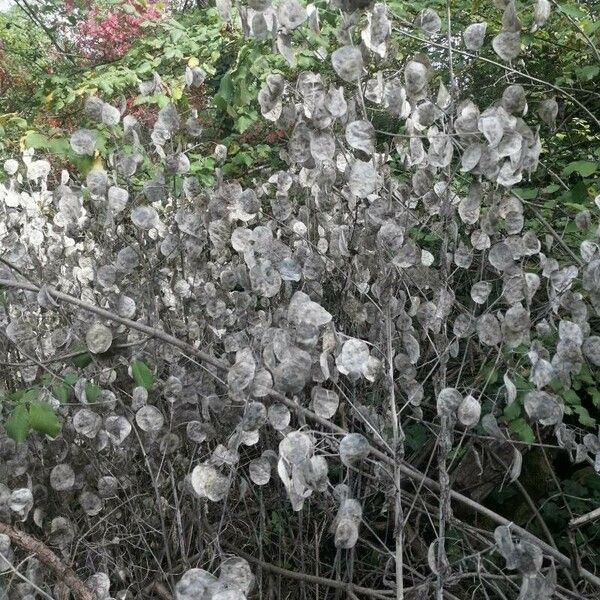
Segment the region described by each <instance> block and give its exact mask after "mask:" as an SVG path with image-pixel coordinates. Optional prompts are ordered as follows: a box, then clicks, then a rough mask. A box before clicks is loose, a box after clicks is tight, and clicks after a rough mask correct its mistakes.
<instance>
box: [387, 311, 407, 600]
mask: <svg viewBox="0 0 600 600" xmlns="http://www.w3.org/2000/svg"><path fill="white" fill-rule="evenodd" d="M386 346H387V349H386V350H387V351H386V355H387V363H388V379H389V400H390V414H391V417H392V435H393V444H394V445H393V451H394V540H395V545H396V548H395V555H394V556H395V563H396V600H404V513H403V510H402V475H401V472H400V463H401V461H402V460H404V432H403V431H402V425H401V423H400V419H399V415H398V409H397V407H396V390H395V386H394V352H393V348H392V315H391V312H390V307H389V304H388V307H387V310H386Z"/></svg>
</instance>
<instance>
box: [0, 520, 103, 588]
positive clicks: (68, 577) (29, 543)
mask: <svg viewBox="0 0 600 600" xmlns="http://www.w3.org/2000/svg"><path fill="white" fill-rule="evenodd" d="M0 533H2V534H4V535H7V536H8V537H9V538H10V541H11V542H12V543H13V544H15V545H16V546H19V548H22V549H23V550H25V551H27V552H29V553H31V554H33V555H35V557H36V558H37V559H38V560H39V561H40V562H41V563H42V564H43V565H44V566H45V567H47V568H48V569H50V571H52V572H53V573H54V575H55V576H56V579H57V580H58V581H59V582H60V583H64V584H65V585H67V586H68V587H69V589H70V590H71V592H72V593H73V596H75V598H76V599H77V600H96V598H95V595H94V594H93V593H92V592H91V591H90V590H89V589H88V588H87V587H86V586H85V584H84V583H83V581H81V579H79V577H77V575H76V574H75V572H74V571H73V570H72V569H71V567H69V566H68V565H66V564H65V563H64V562H63V561H62V560H60V558H58V556H56V554H54V552H52V550H50V548H48V546H46V544H44V543H43V542H41V541H40V540H37V539H36V538H34V537H32V536H30V535H29V534H27V533H25V532H23V531H19V530H18V529H15V528H14V527H11V526H10V525H7V524H6V523H0Z"/></svg>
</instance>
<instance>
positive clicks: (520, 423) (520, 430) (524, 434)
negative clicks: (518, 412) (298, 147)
mask: <svg viewBox="0 0 600 600" xmlns="http://www.w3.org/2000/svg"><path fill="white" fill-rule="evenodd" d="M508 428H509V429H510V430H511V431H512V432H513V433H514V434H515V435H516V436H517V437H518V438H519V439H520V440H522V441H523V442H527V443H528V444H533V442H535V433H534V432H533V429H531V426H530V425H529V423H527V421H525V419H523V418H522V417H521V418H519V419H516V420H515V421H513V422H512V423H511V424H510V425H509V427H508Z"/></svg>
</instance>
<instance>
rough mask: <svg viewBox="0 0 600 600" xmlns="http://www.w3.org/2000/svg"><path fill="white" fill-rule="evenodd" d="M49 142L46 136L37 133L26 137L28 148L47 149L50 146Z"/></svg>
mask: <svg viewBox="0 0 600 600" xmlns="http://www.w3.org/2000/svg"><path fill="white" fill-rule="evenodd" d="M48 141H49V140H48V138H47V137H46V136H45V135H43V134H41V133H36V132H33V133H29V134H27V136H26V137H25V145H26V146H27V147H28V148H35V149H40V148H46V147H47V146H48Z"/></svg>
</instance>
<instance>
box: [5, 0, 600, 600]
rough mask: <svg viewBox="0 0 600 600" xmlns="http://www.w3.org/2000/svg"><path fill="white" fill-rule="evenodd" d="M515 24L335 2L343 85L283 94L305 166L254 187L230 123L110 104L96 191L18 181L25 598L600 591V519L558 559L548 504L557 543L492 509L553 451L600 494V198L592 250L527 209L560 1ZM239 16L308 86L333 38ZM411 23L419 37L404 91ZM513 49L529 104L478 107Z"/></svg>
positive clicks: (39, 174) (300, 25)
mask: <svg viewBox="0 0 600 600" xmlns="http://www.w3.org/2000/svg"><path fill="white" fill-rule="evenodd" d="M497 4H499V5H501V6H500V8H501V10H502V19H501V29H500V30H499V31H497V32H494V33H493V34H491V33H490V32H488V31H487V24H486V23H475V24H471V25H469V26H467V27H466V28H465V29H464V30H462V31H460V32H453V31H452V20H451V13H450V10H448V16H447V19H446V22H445V23H444V24H443V23H442V20H441V18H440V17H439V16H438V14H437V13H436V12H435V11H433V10H431V9H425V10H423V11H422V12H421V13H420V14H419V17H418V18H417V20H416V21H415V22H414V23H405V22H403V21H402V19H396V18H394V15H393V14H391V13H390V12H389V11H388V10H387V9H386V7H385V5H383V4H375V5H372V6H371V5H369V6H368V7H364V6H362V5H361V6H359V5H355V4H354V3H352V2H350V3H347V2H344V3H341V4H340V5H339V6H338V5H337V4H336V5H335V6H331V7H329V8H327V9H324V11H323V12H324V13H325V15H326V17H327V18H328V19H332V18H337V17H335V11H339V12H340V16H339V18H338V25H339V28H338V32H337V33H338V42H339V47H338V48H337V49H336V50H334V51H333V52H332V53H331V56H330V57H328V58H327V60H328V61H330V65H331V68H329V67H327V68H325V69H324V72H323V73H315V72H302V73H301V74H300V75H299V76H298V78H297V80H296V81H287V80H286V79H285V77H284V76H283V75H282V74H280V73H273V74H271V75H269V76H268V77H267V79H266V81H265V82H264V83H263V86H262V88H261V91H260V94H259V97H258V101H259V104H260V109H261V113H262V115H263V117H264V118H265V119H266V120H267V121H269V122H272V123H274V125H275V127H276V131H278V132H283V133H282V134H281V135H278V139H281V138H285V139H286V143H285V144H284V145H282V147H281V157H280V158H281V160H282V163H283V164H285V165H286V168H285V169H281V170H272V171H269V170H268V169H261V171H260V172H258V173H255V174H253V176H252V179H253V181H254V184H253V185H247V184H245V185H242V184H241V183H240V182H239V181H230V180H227V178H226V177H224V176H223V173H222V172H221V170H220V167H221V166H222V165H223V164H224V162H225V160H226V158H227V148H226V147H225V146H223V145H217V146H216V148H215V149H214V157H213V158H214V160H215V163H216V164H217V165H218V166H217V170H216V172H215V176H216V185H215V186H214V187H212V188H208V187H205V186H202V185H201V184H200V182H199V181H198V180H197V179H196V178H195V177H193V176H192V175H190V170H191V168H192V166H191V163H190V159H189V157H188V154H189V153H190V152H191V150H192V149H194V148H195V147H196V145H197V143H198V141H199V140H201V139H202V135H203V126H202V123H200V122H199V120H198V118H197V113H196V112H195V111H194V110H191V111H189V112H188V113H186V114H180V113H179V112H178V110H177V108H176V106H175V105H174V104H173V103H169V104H166V105H165V106H164V107H163V108H161V109H160V111H159V112H158V116H157V119H156V121H155V122H154V123H153V124H152V126H151V127H150V128H148V127H146V126H145V125H144V124H142V123H140V121H139V120H138V119H136V118H135V116H133V115H132V114H131V113H130V112H127V105H126V104H125V105H124V106H123V107H122V108H117V107H115V106H113V105H111V104H109V103H107V102H104V101H103V100H102V99H100V98H99V97H96V96H92V97H90V98H88V100H87V102H86V117H85V119H86V121H87V122H82V123H81V125H82V127H80V128H78V129H76V130H75V131H73V132H72V135H71V138H70V145H71V148H72V150H73V151H74V152H75V153H76V154H77V155H80V156H89V157H94V156H96V155H95V151H96V148H97V144H98V143H99V139H100V138H99V132H98V128H99V127H103V128H105V129H106V130H107V131H108V132H109V133H110V135H111V136H112V139H113V140H118V148H119V149H118V151H116V152H114V153H113V154H111V156H110V158H109V160H108V161H107V163H106V164H102V163H101V162H99V161H97V162H96V164H95V166H94V167H93V168H92V169H91V170H90V171H89V172H88V173H87V175H86V176H85V177H84V178H82V179H81V180H80V179H79V178H78V177H77V175H76V174H69V173H68V172H66V171H63V172H62V173H61V174H59V173H55V172H53V171H52V166H51V164H50V162H48V161H47V160H44V159H37V158H36V156H35V155H34V154H33V153H32V152H30V151H28V152H26V153H25V155H24V156H23V157H22V159H21V160H16V159H11V160H8V161H6V163H5V165H4V169H5V172H6V174H7V178H8V181H7V183H6V184H5V185H4V186H3V187H2V188H0V200H1V209H0V210H2V222H1V225H0V243H1V246H0V250H1V254H0V286H2V293H3V295H2V309H1V310H2V312H1V319H2V331H1V338H2V341H1V343H0V347H1V348H2V351H3V354H2V355H3V358H2V368H3V369H5V373H6V386H5V387H6V390H5V400H4V403H3V412H4V414H5V416H6V419H5V422H4V430H3V433H2V436H1V440H0V442H1V443H0V448H1V462H0V466H1V473H2V481H3V483H2V484H1V485H0V510H1V520H2V523H4V525H2V524H0V530H1V531H2V533H0V545H1V554H0V556H1V557H2V558H3V562H4V563H5V569H4V573H5V592H4V593H5V595H6V597H9V598H28V597H43V596H45V597H48V596H49V595H50V596H49V597H63V598H66V597H67V596H68V594H69V593H73V594H74V595H75V596H76V597H78V598H88V597H89V598H92V597H95V598H97V599H105V598H119V599H126V598H147V597H151V596H156V597H160V598H171V597H175V598H177V599H178V600H193V599H194V600H195V599H199V598H203V599H204V598H206V599H208V598H210V599H212V600H241V599H244V598H249V597H261V598H262V597H267V598H317V597H320V596H323V595H324V594H325V595H335V596H336V597H338V596H339V595H340V594H345V595H347V596H348V597H350V598H354V597H357V596H361V597H362V596H364V597H371V598H417V597H418V598H421V597H436V598H439V599H442V598H451V599H452V598H454V599H455V598H461V599H462V598H465V599H466V598H472V597H482V598H484V597H485V598H517V597H518V598H519V599H521V600H525V599H528V600H529V599H534V600H538V599H539V600H546V599H550V598H554V597H556V598H573V597H586V598H594V597H597V594H598V593H599V590H600V578H599V577H598V576H597V575H596V574H595V571H596V570H597V568H598V558H597V556H595V555H594V551H593V540H590V539H588V538H586V537H585V536H584V535H583V534H580V533H579V532H578V529H577V527H579V526H581V527H586V526H587V524H588V523H589V522H591V521H593V518H594V517H593V515H592V516H589V515H578V514H573V515H572V518H573V520H574V521H573V523H574V525H573V524H572V527H571V528H570V529H569V530H568V532H566V531H565V532H564V539H556V537H555V536H554V535H553V533H552V531H550V529H549V528H548V526H547V524H546V522H545V521H544V517H543V515H542V513H541V511H540V510H538V509H537V508H536V506H535V502H534V500H533V499H532V498H531V495H530V493H529V492H528V491H527V489H526V488H525V487H524V486H522V485H521V486H520V487H519V491H520V492H521V493H522V494H523V496H524V498H525V499H526V501H527V502H528V503H529V505H530V508H531V509H532V510H533V512H534V513H535V518H536V521H537V524H536V527H539V529H533V528H532V527H527V526H521V525H520V524H517V523H515V522H512V519H511V518H510V516H506V515H504V516H503V515H502V514H500V512H497V511H496V510H494V509H492V508H490V506H489V505H488V504H486V491H485V490H486V489H487V490H488V492H487V493H489V489H491V488H494V487H496V486H498V485H500V484H501V483H502V482H503V481H506V482H512V483H515V484H516V485H517V486H519V482H520V478H521V476H522V473H523V465H524V463H525V462H526V460H527V458H528V457H529V456H530V453H531V452H532V451H533V450H532V449H535V451H537V452H539V453H541V456H542V459H543V461H544V464H545V465H547V466H548V467H549V468H550V471H551V472H552V474H553V475H554V473H553V471H552V461H554V458H555V455H556V453H557V452H559V453H560V454H561V456H563V457H568V458H569V459H570V460H571V461H574V462H576V463H583V464H589V465H590V466H591V467H592V468H593V469H594V470H595V471H600V441H599V439H598V435H597V431H595V430H594V429H593V427H592V426H591V425H590V426H587V427H586V426H585V424H586V422H585V420H583V421H582V415H583V416H585V414H584V413H583V412H582V410H579V412H577V411H576V410H575V409H574V408H573V402H572V401H570V400H569V398H572V394H573V393H575V391H576V390H578V389H579V388H580V387H581V382H582V381H586V378H587V380H588V381H589V380H590V378H591V380H592V381H594V379H595V378H596V376H597V371H598V367H599V366H600V335H599V331H598V327H597V323H598V318H597V317H598V309H599V307H600V246H599V241H600V238H599V234H598V225H597V215H596V211H597V210H598V207H590V208H589V209H587V208H586V209H585V210H582V211H581V212H580V213H579V214H578V215H577V218H576V219H575V223H576V226H577V229H578V231H579V232H580V233H581V235H582V238H583V239H582V241H581V242H580V243H579V244H578V245H572V244H569V243H568V242H567V241H565V239H564V236H563V235H561V233H560V232H557V231H556V230H555V229H554V228H553V227H552V225H551V224H550V223H548V222H547V221H545V219H544V217H543V215H542V214H541V213H540V211H539V209H538V207H536V205H535V204H534V203H532V202H529V201H527V200H526V199H524V198H522V197H521V196H519V195H518V194H517V193H515V191H514V188H515V186H517V185H518V184H519V183H521V182H522V181H524V180H526V179H527V178H529V177H531V176H532V174H534V173H535V172H536V170H537V168H538V164H539V161H540V153H541V151H542V140H541V137H540V134H541V133H543V132H544V131H549V130H551V129H552V128H553V127H555V122H556V118H557V114H558V108H559V105H558V103H557V100H556V98H555V97H554V95H546V96H544V97H542V98H535V99H534V101H533V103H532V106H529V103H530V100H529V98H528V93H527V90H526V88H525V87H524V85H522V84H521V83H519V81H520V79H521V78H524V79H527V77H530V76H528V75H526V74H525V73H524V71H521V70H519V69H516V68H515V67H513V66H512V65H514V64H515V63H514V61H515V60H516V59H517V58H518V56H519V53H520V49H521V46H520V39H521V38H520V36H521V30H522V28H523V25H522V20H523V19H528V20H529V21H530V22H531V24H532V30H533V31H536V30H537V29H539V28H540V27H543V25H544V23H545V21H546V19H547V18H548V17H549V11H550V3H549V2H547V0H538V2H537V4H536V6H535V10H534V11H531V10H528V11H525V12H523V13H522V14H518V13H517V10H516V7H515V4H514V2H512V1H508V2H497ZM217 7H218V8H219V11H220V13H221V15H222V17H223V18H224V19H225V20H232V21H234V22H235V21H236V15H235V13H232V9H231V6H230V5H229V4H227V2H225V1H223V0H219V2H218V3H217ZM239 11H240V12H239V15H238V16H239V18H240V21H241V26H242V27H243V29H244V31H245V32H246V34H247V35H252V36H255V37H257V38H261V37H265V38H269V37H270V36H271V35H272V34H273V32H275V34H274V40H273V41H274V44H275V46H276V47H277V49H278V51H279V52H280V53H281V54H282V55H283V56H284V57H285V59H286V60H287V61H288V62H289V63H290V64H294V61H295V60H296V56H295V52H296V51H297V50H298V48H299V47H300V46H299V44H303V43H307V42H306V41H305V40H304V38H303V36H302V35H301V33H302V30H303V29H304V28H309V29H310V30H312V31H313V32H316V31H318V28H319V11H318V10H317V9H316V8H315V6H313V5H309V6H308V7H306V8H304V7H303V6H301V5H300V4H299V3H297V2H296V0H285V2H283V3H282V4H281V5H280V6H278V7H276V8H275V7H272V6H271V5H270V3H268V2H251V3H250V4H249V6H242V7H240V8H239ZM442 26H443V27H444V29H445V30H446V31H445V34H442V33H441V30H442ZM392 32H394V35H396V32H398V33H397V34H398V35H405V36H412V38H411V39H414V40H415V41H416V42H418V43H419V44H420V45H421V46H422V52H415V54H414V55H413V56H411V57H409V58H408V59H407V60H406V61H405V64H404V65H403V67H402V69H401V71H397V70H396V71H394V70H392V69H390V68H389V65H388V63H386V59H387V56H388V55H387V50H388V44H390V43H391V42H392V40H393V37H394V36H393V35H392ZM459 33H460V37H461V40H460V42H459V41H457V38H458V37H459ZM489 38H492V39H491V42H490V39H489ZM490 44H491V48H492V49H493V52H494V53H495V55H497V57H496V58H494V59H491V58H489V59H487V60H490V61H493V64H495V65H496V66H497V68H498V69H499V71H504V76H505V78H506V79H507V81H506V85H504V86H503V87H502V89H499V90H498V94H497V97H496V98H495V99H494V101H493V102H490V103H485V104H481V105H480V104H479V103H478V101H477V98H463V97H461V91H462V90H461V85H462V81H461V79H460V78H459V77H456V76H455V75H454V73H455V69H456V68H457V66H458V64H459V63H463V62H465V61H469V60H471V59H472V58H473V57H476V56H478V55H479V53H483V52H484V51H485V50H486V49H487V48H488V47H489V46H490ZM498 58H499V61H500V62H498V60H497V59H498ZM328 64H329V63H328ZM441 73H443V76H442V75H440V74H441ZM185 80H186V85H187V86H188V88H189V89H191V90H192V91H193V90H194V89H196V88H199V87H200V86H202V85H203V84H204V80H205V73H204V71H203V70H202V66H201V65H198V66H194V67H188V69H187V71H186V73H185ZM160 85H161V81H160V77H158V76H157V75H155V76H154V77H153V78H152V79H151V80H149V81H145V82H143V83H142V89H141V93H142V94H143V95H145V96H148V95H150V94H151V93H152V92H153V90H154V89H156V88H158V87H160ZM571 100H572V101H574V102H577V99H576V98H572V99H571ZM123 111H125V112H123ZM381 114H385V115H386V116H387V117H388V118H389V120H388V122H389V123H392V124H394V127H395V130H394V131H381V130H378V129H376V128H375V126H374V125H373V121H374V119H375V118H376V116H379V115H381ZM592 118H593V119H594V120H595V119H596V118H595V117H594V115H592ZM53 181H55V182H56V183H54V184H53V183H52V182H53ZM597 203H598V204H600V200H597ZM578 386H579V387H578ZM586 412H587V411H586ZM577 416H579V417H580V418H579V420H578V419H576V418H575V417H577ZM587 418H589V419H592V417H590V416H589V413H588V415H587ZM588 422H589V421H588ZM515 423H519V426H518V427H517V426H514V424H515ZM510 425H513V426H512V427H511V426H510ZM523 432H526V434H523ZM527 435H530V436H531V438H532V439H528V438H527ZM419 436H420V437H419ZM597 476H598V475H597V474H594V477H597ZM490 486H491V488H490ZM23 531H26V532H28V534H29V535H30V536H31V537H30V538H26V539H25V538H23V537H19V535H20V532H23ZM34 543H38V544H40V545H39V546H35V548H37V550H35V549H34V550H32V544H34ZM23 550H26V551H27V552H28V553H29V556H27V557H26V559H24V560H23V561H22V560H21V553H22V552H23ZM52 557H54V559H56V561H58V562H53V560H54V559H53V558H52ZM67 568H69V569H70V568H72V571H71V570H69V571H68V572H67V571H66V570H65V571H63V572H62V576H58V577H57V575H59V574H60V573H59V570H60V569H67ZM65 573H67V574H66V575H65ZM84 581H85V582H86V583H85V584H84V583H82V582H84ZM67 588H68V589H70V592H69V591H68V589H67Z"/></svg>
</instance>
